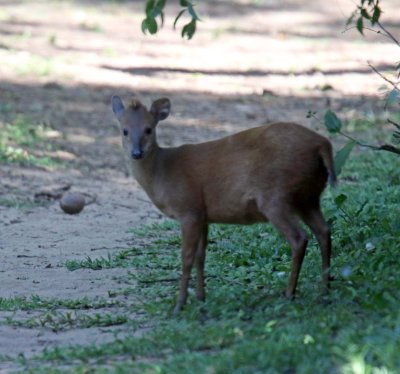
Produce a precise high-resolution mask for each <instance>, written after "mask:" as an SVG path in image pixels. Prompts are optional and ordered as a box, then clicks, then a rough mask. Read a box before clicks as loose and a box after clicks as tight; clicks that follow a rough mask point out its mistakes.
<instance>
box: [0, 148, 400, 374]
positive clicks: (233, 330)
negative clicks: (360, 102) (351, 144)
mask: <svg viewBox="0 0 400 374" xmlns="http://www.w3.org/2000/svg"><path fill="white" fill-rule="evenodd" d="M395 161H396V156H395V155H394V154H390V153H380V154H379V155H377V154H372V153H370V152H363V153H358V154H355V155H354V157H352V158H351V159H349V160H348V163H347V167H346V169H345V170H343V172H342V178H341V180H342V182H341V184H340V185H339V187H338V188H339V190H338V191H334V192H332V191H331V190H328V191H327V193H326V195H325V197H324V199H323V204H322V205H323V206H324V208H325V215H326V217H327V218H328V220H329V223H330V225H331V226H332V233H333V234H332V235H333V249H334V250H333V259H332V274H333V276H334V281H333V284H332V290H331V293H330V295H329V296H328V297H327V298H322V297H321V296H320V294H319V284H320V281H321V269H320V268H321V260H320V254H319V249H318V246H317V243H316V241H315V239H314V238H313V239H312V240H310V244H309V248H308V251H307V255H306V258H305V260H304V265H303V269H302V272H301V275H300V281H299V282H300V283H299V288H298V291H299V294H298V297H297V298H296V300H295V301H289V300H286V299H285V298H284V297H283V296H282V294H281V291H282V290H283V289H284V288H285V286H286V283H287V278H288V274H289V271H290V249H289V246H288V245H287V244H286V242H285V241H284V240H283V238H281V237H280V236H279V235H277V233H276V231H275V230H274V229H272V228H271V226H270V225H264V224H260V225H253V226H229V225H213V226H212V227H211V230H210V245H209V250H208V253H207V262H206V276H207V301H206V302H205V303H201V302H198V301H197V300H196V299H195V297H194V291H193V290H192V289H190V297H189V304H188V305H187V307H186V308H185V309H184V311H183V312H182V314H181V315H179V316H178V317H176V318H173V317H172V316H171V312H172V309H173V305H174V302H175V296H176V293H177V291H178V279H179V273H180V266H181V265H180V251H179V245H180V232H179V228H178V227H177V225H176V224H175V223H173V222H170V221H166V222H164V223H162V224H157V225H150V226H143V227H140V228H136V229H135V230H133V231H132V235H133V236H134V238H135V243H136V245H135V247H133V248H130V249H127V250H123V251H120V252H117V253H113V254H110V255H109V256H108V257H106V258H100V259H97V258H96V257H93V258H91V259H90V260H88V259H86V260H84V261H76V262H75V268H76V267H80V268H82V269H85V268H90V269H98V270H96V271H98V272H99V277H100V278H101V277H102V276H103V275H102V272H105V271H107V270H104V269H105V268H110V267H113V268H119V269H121V270H120V272H119V274H120V275H119V276H118V279H117V280H118V284H119V286H117V287H113V288H111V289H110V291H109V298H108V299H106V300H101V299H100V300H97V301H96V300H90V299H76V300H70V301H67V300H62V299H60V300H57V299H51V300H50V299H45V298H40V297H38V296H35V297H32V299H21V298H11V299H1V300H0V311H10V310H13V311H16V312H18V311H19V312H18V313H16V314H14V315H13V316H12V317H10V318H8V319H6V320H5V321H3V322H2V323H3V324H4V323H5V324H7V323H8V324H10V325H11V326H24V327H26V328H30V329H35V331H38V332H40V329H46V328H51V329H54V330H55V331H68V329H75V328H89V327H91V328H93V327H96V326H97V327H102V326H109V327H108V328H111V327H113V329H115V330H113V331H115V338H114V339H112V340H111V341H110V342H107V343H106V342H104V343H99V344H92V345H88V346H84V345H80V344H74V345H70V346H53V347H51V348H48V349H46V350H45V351H44V352H43V353H42V354H40V355H38V356H36V357H35V358H34V359H33V360H31V359H23V358H21V357H20V358H19V359H18V360H19V361H18V362H19V365H20V367H21V369H22V370H24V372H32V373H46V372H57V368H60V369H59V370H61V371H62V370H68V371H69V372H77V373H79V372H81V373H84V372H95V373H115V372H118V373H188V372H190V373H207V372H210V373H211V372H212V373H228V372H229V373H249V372H254V373H256V372H258V373H284V372H285V373H297V374H302V373H312V372H315V368H316V367H318V372H323V373H328V374H329V373H332V374H333V373H335V374H336V373H395V372H397V370H398V368H399V367H400V357H399V355H398V352H399V350H400V330H399V323H400V319H399V313H398V300H399V298H400V291H399V290H400V280H399V277H398V273H399V270H400V269H399V262H398V259H397V258H398V253H397V252H398V238H399V236H400V217H399V214H398V212H399V210H400V188H399V186H400V171H399V170H398V168H397V167H396V163H395ZM388 176H389V178H388ZM333 193H334V194H335V195H334V196H332V194H333ZM332 197H333V198H332ZM98 264H100V265H102V266H98ZM78 265H79V266H78ZM193 278H195V274H194V275H193ZM193 282H194V279H193ZM74 301H75V302H74ZM114 303H115V304H114ZM103 307H104V308H103ZM24 310H27V311H29V315H28V317H29V318H27V319H24V318H23V317H21V313H22V311H24ZM7 360H8V361H10V360H12V359H11V358H4V359H3V361H7ZM14 362H15V361H14Z"/></svg>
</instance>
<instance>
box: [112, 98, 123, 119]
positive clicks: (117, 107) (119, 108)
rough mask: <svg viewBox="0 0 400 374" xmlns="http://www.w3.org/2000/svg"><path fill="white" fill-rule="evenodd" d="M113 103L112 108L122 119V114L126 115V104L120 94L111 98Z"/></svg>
mask: <svg viewBox="0 0 400 374" xmlns="http://www.w3.org/2000/svg"><path fill="white" fill-rule="evenodd" d="M111 104H112V110H113V112H114V114H115V115H116V116H117V118H118V119H119V120H120V119H121V118H122V116H123V115H124V111H125V108H124V104H123V103H122V100H121V98H120V97H119V96H113V97H112V98H111Z"/></svg>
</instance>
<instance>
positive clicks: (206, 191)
mask: <svg viewBox="0 0 400 374" xmlns="http://www.w3.org/2000/svg"><path fill="white" fill-rule="evenodd" d="M112 109H113V112H114V113H115V115H116V117H117V118H118V121H119V124H120V127H121V135H122V143H123V148H124V149H125V152H126V153H127V154H128V155H129V158H130V167H131V169H132V173H133V175H134V177H135V178H136V179H137V181H138V182H139V184H140V185H141V186H142V187H143V189H144V190H145V191H146V193H147V194H148V196H149V198H150V199H151V200H152V201H153V203H154V204H155V205H156V206H157V208H158V209H160V210H161V211H162V212H163V213H165V214H166V215H167V216H168V217H171V218H173V219H176V220H177V221H179V223H180V225H181V230H182V277H181V282H180V291H179V296H178V301H177V304H176V307H175V309H174V313H177V312H179V311H180V310H181V309H182V307H183V306H184V305H185V303H186V299H187V295H188V283H189V278H190V272H191V269H192V266H193V264H194V265H195V267H196V270H197V288H196V296H197V298H198V299H199V300H204V299H205V290H204V261H205V253H206V246H207V233H208V224H209V223H217V222H218V223H237V224H252V223H255V222H266V221H269V222H271V223H272V225H274V226H275V227H276V229H278V231H280V232H281V233H282V234H283V235H284V236H285V237H286V239H287V241H288V242H289V244H290V246H291V249H292V269H291V275H290V278H289V283H288V286H287V289H286V296H287V297H289V298H291V297H293V296H294V294H295V291H296V285H297V280H298V277H299V272H300V268H301V265H302V262H303V258H304V255H305V251H306V247H307V236H306V234H305V232H304V231H303V229H302V228H301V226H300V224H299V218H300V219H302V220H303V221H304V222H305V223H306V224H307V225H308V226H309V227H310V229H311V230H312V232H313V233H314V234H315V236H316V238H317V240H318V243H319V245H320V249H321V255H322V275H323V289H324V291H327V290H328V287H329V267H330V257H331V236H330V230H329V227H328V225H327V224H326V223H325V220H324V218H323V216H322V213H321V210H320V195H321V193H322V191H323V190H324V188H325V185H326V182H327V180H329V182H330V183H331V184H332V185H333V184H334V183H335V180H336V176H335V170H334V165H333V157H332V146H331V143H330V142H329V140H328V139H326V138H324V137H323V136H321V135H318V134H317V133H315V132H313V131H311V130H309V129H307V128H305V127H302V126H300V125H297V124H294V123H284V122H282V123H272V124H269V125H264V126H260V127H256V128H253V129H250V130H246V131H242V132H240V133H238V134H235V135H232V136H228V137H225V138H222V139H219V140H215V141H209V142H206V143H201V144H187V145H182V146H180V147H176V148H161V147H159V145H158V144H157V140H156V126H157V123H158V122H159V121H161V120H164V119H165V118H167V117H168V115H169V113H170V109H171V104H170V101H169V100H168V99H166V98H163V99H159V100H156V101H155V102H153V104H152V105H151V108H150V110H148V109H147V108H146V107H145V106H144V105H142V104H141V102H140V101H139V100H138V99H137V98H133V100H132V101H131V103H130V104H129V106H127V107H126V108H125V107H124V105H123V103H122V101H121V99H120V98H119V97H118V96H113V98H112Z"/></svg>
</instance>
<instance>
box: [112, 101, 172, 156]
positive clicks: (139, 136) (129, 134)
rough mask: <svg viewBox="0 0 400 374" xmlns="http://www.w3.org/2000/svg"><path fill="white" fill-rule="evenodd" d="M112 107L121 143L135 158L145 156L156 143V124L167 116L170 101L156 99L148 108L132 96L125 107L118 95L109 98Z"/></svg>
mask: <svg viewBox="0 0 400 374" xmlns="http://www.w3.org/2000/svg"><path fill="white" fill-rule="evenodd" d="M111 103H112V109H113V112H114V114H115V116H116V117H117V119H118V122H119V124H120V128H121V136H122V145H123V147H124V149H125V150H126V151H128V152H129V154H130V156H131V157H132V158H133V159H135V160H141V159H143V158H145V157H146V155H147V154H149V153H150V152H151V150H152V148H153V147H154V146H155V145H156V144H157V143H156V131H155V130H156V125H157V123H158V122H159V121H161V120H163V119H165V118H167V117H168V115H169V113H170V110H171V103H170V101H169V100H168V99H165V98H163V99H158V100H156V101H154V102H153V104H152V105H151V108H150V110H147V108H146V107H145V106H144V105H143V104H142V103H141V102H140V101H139V100H138V99H137V98H135V97H134V98H133V99H132V101H131V103H130V105H129V106H128V107H127V108H125V107H124V104H123V103H122V100H121V99H120V97H119V96H113V97H112V99H111Z"/></svg>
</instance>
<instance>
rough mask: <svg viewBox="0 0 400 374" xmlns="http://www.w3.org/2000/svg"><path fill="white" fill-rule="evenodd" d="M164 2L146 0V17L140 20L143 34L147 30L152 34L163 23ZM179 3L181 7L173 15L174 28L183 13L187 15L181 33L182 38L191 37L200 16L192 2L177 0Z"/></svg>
mask: <svg viewBox="0 0 400 374" xmlns="http://www.w3.org/2000/svg"><path fill="white" fill-rule="evenodd" d="M166 3H167V1H166V0H146V7H145V11H146V18H145V19H144V20H143V21H142V32H143V33H144V34H145V33H146V32H149V33H150V34H152V35H154V34H156V33H157V31H158V30H159V28H160V27H162V26H163V25H164V9H165V6H166ZM179 4H180V6H181V7H182V9H181V10H180V12H179V13H178V15H177V16H176V17H175V21H174V29H175V28H176V25H177V23H178V21H179V20H180V18H181V17H182V16H183V15H184V14H187V15H189V16H190V21H189V22H188V23H186V24H185V25H184V26H183V28H182V32H181V35H182V38H187V39H192V37H193V35H194V34H195V32H196V24H197V21H200V18H199V16H198V14H197V13H196V10H195V8H194V4H193V2H191V1H188V0H179Z"/></svg>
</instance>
